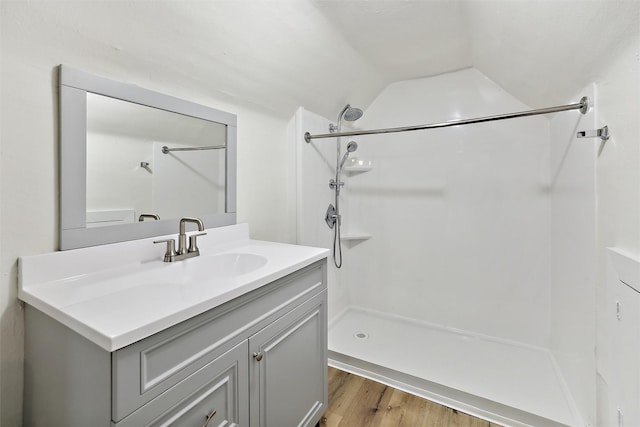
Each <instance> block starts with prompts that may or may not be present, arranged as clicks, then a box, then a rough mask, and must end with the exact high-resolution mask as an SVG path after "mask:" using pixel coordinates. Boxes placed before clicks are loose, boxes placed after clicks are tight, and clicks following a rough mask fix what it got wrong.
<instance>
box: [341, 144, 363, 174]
mask: <svg viewBox="0 0 640 427" xmlns="http://www.w3.org/2000/svg"><path fill="white" fill-rule="evenodd" d="M357 149H358V144H357V143H356V142H355V141H349V143H348V144H347V151H346V152H345V153H344V156H342V161H340V168H339V170H342V167H343V166H344V162H346V161H347V157H349V153H353V152H354V151H356V150H357Z"/></svg>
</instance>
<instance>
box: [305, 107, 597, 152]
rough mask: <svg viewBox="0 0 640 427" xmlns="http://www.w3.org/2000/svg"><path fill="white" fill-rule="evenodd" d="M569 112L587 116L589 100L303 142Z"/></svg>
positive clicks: (326, 135)
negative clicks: (578, 111) (576, 111)
mask: <svg viewBox="0 0 640 427" xmlns="http://www.w3.org/2000/svg"><path fill="white" fill-rule="evenodd" d="M569 110H580V112H581V113H582V114H587V111H588V110H589V98H587V97H586V96H583V97H582V98H581V99H580V102H578V103H576V104H567V105H559V106H557V107H549V108H539V109H537V110H528V111H520V112H517V113H507V114H499V115H497V116H487V117H478V118H475V119H462V120H451V121H449V122H442V123H432V124H428V125H416V126H403V127H397V128H387V129H372V130H355V131H349V132H340V133H322V134H318V135H311V134H310V133H309V132H306V133H305V134H304V140H305V141H307V143H309V142H311V140H312V139H321V138H338V137H341V136H358V135H375V134H380V133H396V132H409V131H414V130H425V129H438V128H446V127H451V126H460V125H471V124H474V123H484V122H493V121H496V120H505V119H515V118H517V117H527V116H537V115H540V114H549V113H557V112H559V111H569Z"/></svg>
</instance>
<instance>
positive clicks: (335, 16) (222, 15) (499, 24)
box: [2, 0, 640, 118]
mask: <svg viewBox="0 0 640 427" xmlns="http://www.w3.org/2000/svg"><path fill="white" fill-rule="evenodd" d="M639 14H640V1H638V0H628V1H624V0H623V1H617V0H615V1H614V0H598V1H589V0H437V1H436V0H421V1H410V0H407V1H405V0H384V1H373V0H359V1H355V0H231V1H229V0H218V1H192V0H183V1H167V0H157V1H146V0H132V1H126V2H120V1H55V2H48V1H36V2H24V1H17V2H13V1H3V2H2V22H3V27H4V28H2V32H3V41H2V48H3V49H17V50H20V51H21V52H31V51H38V50H40V51H42V53H40V54H41V55H48V56H49V57H50V59H51V61H52V62H53V63H56V62H57V63H68V64H69V65H71V66H76V67H78V68H81V69H84V70H85V71H89V72H93V73H95V74H100V75H104V76H106V77H112V78H117V79H119V80H124V81H131V82H135V83H140V84H142V85H146V86H149V85H148V84H147V83H146V82H151V83H152V86H153V84H155V85H157V86H158V87H162V88H166V87H167V86H174V87H178V88H179V90H177V93H182V94H184V93H187V94H189V93H194V94H199V95H203V94H204V96H207V95H211V96H215V97H218V98H225V97H228V98H233V99H234V100H235V101H236V102H237V101H240V102H243V103H246V104H250V105H254V106H257V107H259V108H261V109H267V110H269V111H271V112H273V113H275V114H277V115H279V116H282V117H290V116H291V115H292V114H293V111H294V110H295V108H297V107H298V106H301V105H302V106H304V107H306V108H308V109H310V110H312V111H315V112H317V113H319V114H322V115H325V116H327V117H331V118H332V117H334V116H335V115H336V114H337V112H338V111H339V109H340V108H341V107H342V106H343V105H344V103H345V102H351V103H354V104H357V105H360V106H363V107H366V106H367V105H368V104H369V103H370V102H371V101H372V100H373V99H374V98H375V96H376V95H377V94H378V93H379V92H380V90H382V89H383V88H384V87H385V86H386V85H388V84H390V83H392V82H394V81H398V80H405V79H412V78H420V77H427V76H432V75H436V74H441V73H446V72H449V71H454V70H458V69H462V68H466V67H475V68H477V69H479V70H480V71H481V72H482V73H484V74H485V75H486V76H488V77H489V78H491V79H492V80H494V81H495V82H496V83H498V84H499V85H501V86H502V87H503V88H505V89H506V90H507V91H509V92H510V93H512V94H513V95H515V96H516V97H518V98H519V99H520V100H522V101H523V102H525V103H526V104H528V105H530V106H531V107H544V106H550V105H555V104H559V103H564V102H566V101H567V100H569V99H570V98H571V97H573V96H575V95H576V94H577V92H578V91H580V90H581V89H582V88H583V87H584V86H585V85H587V84H588V83H589V82H592V81H597V79H598V75H599V73H600V72H601V70H603V67H606V65H607V62H608V61H609V60H610V59H611V58H613V57H615V55H616V54H618V53H619V51H620V49H622V47H623V46H625V45H626V44H628V43H629V42H631V41H633V42H635V43H638V37H639V29H640V17H639ZM70 52H73V55H70ZM78 56H84V57H86V58H90V61H87V62H88V63H89V64H90V66H89V67H87V66H86V65H85V64H83V63H78V62H82V61H79V60H78ZM141 80H142V81H141ZM151 88H153V87H151Z"/></svg>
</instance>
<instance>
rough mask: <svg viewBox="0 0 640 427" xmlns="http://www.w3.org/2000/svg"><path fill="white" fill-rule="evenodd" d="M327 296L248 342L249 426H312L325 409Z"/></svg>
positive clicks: (303, 305) (307, 305) (295, 312)
mask: <svg viewBox="0 0 640 427" xmlns="http://www.w3.org/2000/svg"><path fill="white" fill-rule="evenodd" d="M326 299H327V293H326V291H323V292H322V293H320V294H318V295H317V296H315V297H313V298H311V299H310V300H308V301H307V302H305V303H303V304H301V305H300V306H298V307H297V308H295V309H293V310H292V311H290V312H289V313H287V314H285V315H284V316H282V317H281V318H279V319H278V320H276V321H275V322H273V323H272V324H270V325H269V326H267V327H266V328H264V329H263V330H261V331H260V332H258V333H256V334H255V335H253V336H252V337H251V338H250V339H249V351H250V354H251V355H252V358H253V360H252V362H251V363H250V367H249V372H250V373H249V375H250V405H249V406H250V411H251V415H250V424H251V426H253V427H258V426H260V427H274V426H276V427H294V426H312V425H315V424H316V423H317V422H318V420H319V419H320V417H321V416H322V413H323V412H324V411H325V409H326V406H327V314H326Z"/></svg>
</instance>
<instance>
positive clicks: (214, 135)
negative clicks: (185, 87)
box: [60, 65, 236, 250]
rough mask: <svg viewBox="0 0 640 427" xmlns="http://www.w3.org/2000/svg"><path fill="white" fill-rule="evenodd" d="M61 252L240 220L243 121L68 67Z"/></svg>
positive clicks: (63, 81)
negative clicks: (188, 224)
mask: <svg viewBox="0 0 640 427" xmlns="http://www.w3.org/2000/svg"><path fill="white" fill-rule="evenodd" d="M60 138H61V156H60V161H61V172H60V173H61V200H60V208H61V217H60V225H61V226H60V247H61V249H62V250H65V249H73V248H79V247H86V246H93V245H99V244H105V243H115V242H120V241H126V240H133V239H140V238H144V237H153V236H159V235H163V234H172V233H176V232H177V224H178V220H179V219H180V218H181V217H184V216H196V217H198V218H201V219H202V220H203V221H204V223H205V226H206V227H207V228H210V227H218V226H223V225H230V224H235V221H236V216H235V210H236V209H235V205H236V203H235V200H236V197H235V193H236V117H235V115H233V114H229V113H226V112H223V111H219V110H215V109H212V108H209V107H205V106H202V105H199V104H194V103H191V102H188V101H184V100H181V99H178V98H174V97H171V96H168V95H164V94H161V93H158V92H154V91H150V90H147V89H143V88H140V87H138V86H135V85H131V84H127V83H120V82H116V81H113V80H109V79H105V78H102V77H97V76H93V75H91V74H87V73H84V72H82V71H78V70H75V69H72V68H70V67H67V66H64V65H62V66H60Z"/></svg>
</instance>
